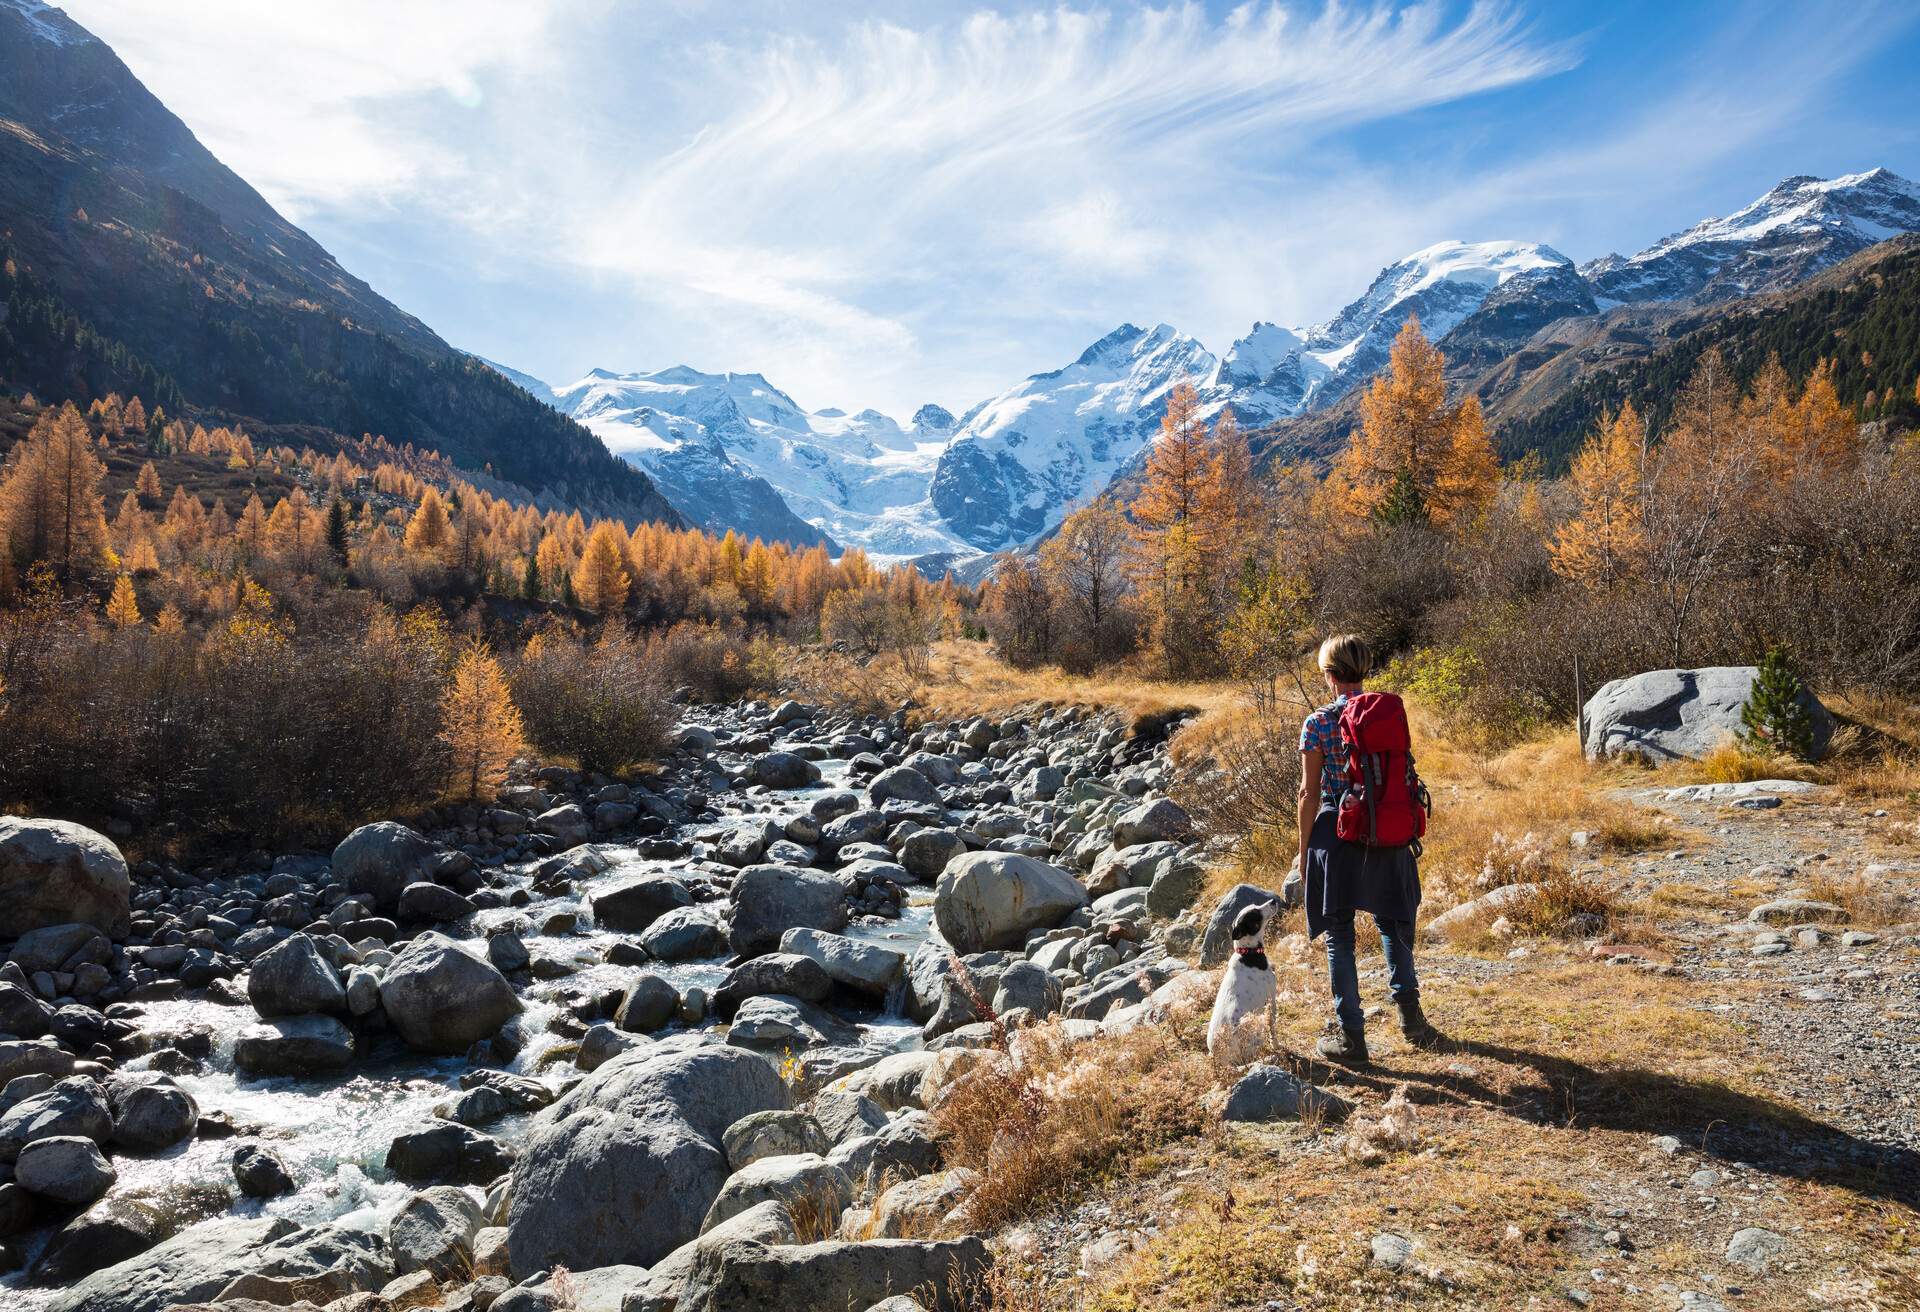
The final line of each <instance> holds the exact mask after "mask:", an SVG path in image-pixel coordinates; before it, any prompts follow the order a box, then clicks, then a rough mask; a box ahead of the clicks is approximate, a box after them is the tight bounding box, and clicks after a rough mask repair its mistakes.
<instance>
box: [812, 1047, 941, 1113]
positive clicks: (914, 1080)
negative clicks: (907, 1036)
mask: <svg viewBox="0 0 1920 1312" xmlns="http://www.w3.org/2000/svg"><path fill="white" fill-rule="evenodd" d="M933 1059H934V1054H933V1053H931V1052H927V1051H923V1050H915V1051H912V1052H896V1053H891V1054H889V1055H887V1056H885V1057H882V1058H881V1059H880V1060H879V1061H877V1062H875V1063H874V1064H873V1065H871V1066H868V1067H867V1068H865V1069H864V1070H859V1071H855V1072H854V1073H853V1074H852V1075H849V1076H846V1077H845V1078H844V1079H840V1080H836V1081H834V1083H833V1084H832V1085H831V1086H830V1087H829V1089H828V1090H827V1092H828V1093H842V1092H844V1093H853V1094H859V1095H862V1096H864V1097H866V1098H868V1099H870V1100H871V1101H872V1102H873V1103H874V1104H876V1105H877V1106H879V1107H881V1108H882V1109H884V1110H885V1111H889V1112H897V1111H901V1110H903V1109H906V1108H916V1107H921V1106H923V1104H922V1102H921V1099H920V1082H921V1080H922V1079H924V1078H925V1077H926V1073H927V1067H928V1066H930V1065H931V1064H932V1063H933ZM822 1096H825V1095H822Z"/></svg>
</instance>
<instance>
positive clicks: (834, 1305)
mask: <svg viewBox="0 0 1920 1312" xmlns="http://www.w3.org/2000/svg"><path fill="white" fill-rule="evenodd" d="M991 1262H992V1258H991V1257H989V1256H988V1253H987V1246H986V1244H985V1242H983V1241H982V1240H981V1239H980V1238H978V1237H977V1236H971V1237H968V1238H966V1239H954V1240H937V1241H923V1240H914V1239H871V1240H868V1241H866V1242H864V1243H847V1242H843V1241H839V1240H830V1241H828V1242H826V1243H819V1244H796V1245H783V1246H780V1247H770V1246H769V1245H766V1244H762V1243H757V1242H755V1241H753V1240H750V1239H736V1240H731V1241H728V1242H726V1243H720V1244H701V1245H699V1246H698V1247H696V1248H695V1250H694V1258H693V1271H692V1273H691V1274H690V1275H689V1276H688V1277H687V1284H686V1288H685V1289H684V1291H683V1292H682V1293H681V1296H680V1303H679V1308H678V1312H739V1310H740V1309H742V1308H779V1309H780V1312H846V1309H848V1308H868V1307H872V1306H873V1305H874V1304H875V1303H878V1302H880V1301H881V1300H882V1299H885V1298H890V1297H892V1296H894V1295H896V1294H905V1293H912V1294H914V1295H915V1296H916V1297H918V1298H920V1299H921V1300H922V1302H923V1303H924V1305H925V1306H926V1307H927V1308H929V1309H930V1310H931V1312H960V1309H963V1308H970V1307H984V1306H985V1304H986V1295H985V1294H984V1293H983V1292H980V1290H981V1286H982V1285H983V1284H984V1283H985V1277H986V1274H987V1269H988V1267H989V1265H990V1264H991Z"/></svg>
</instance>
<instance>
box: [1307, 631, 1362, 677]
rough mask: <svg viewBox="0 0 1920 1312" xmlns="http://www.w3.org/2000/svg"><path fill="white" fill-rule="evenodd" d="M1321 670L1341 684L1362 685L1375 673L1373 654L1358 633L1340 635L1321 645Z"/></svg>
mask: <svg viewBox="0 0 1920 1312" xmlns="http://www.w3.org/2000/svg"><path fill="white" fill-rule="evenodd" d="M1320 668H1321V669H1322V670H1324V671H1325V672H1326V673H1328V674H1331V675H1332V676H1333V677H1334V678H1335V679H1336V680H1338V681H1339V682H1341V683H1360V682H1362V681H1363V680H1365V678H1366V677H1367V675H1369V674H1371V673H1372V672H1373V653H1372V652H1371V651H1368V650H1367V642H1366V639H1364V638H1362V637H1361V636H1360V635H1359V634H1357V633H1338V634H1335V635H1334V636H1333V637H1331V638H1328V639H1327V640H1326V641H1325V642H1323V643H1321V644H1320Z"/></svg>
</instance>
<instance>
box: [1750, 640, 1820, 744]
mask: <svg viewBox="0 0 1920 1312" xmlns="http://www.w3.org/2000/svg"><path fill="white" fill-rule="evenodd" d="M1806 698H1807V686H1806V684H1804V683H1802V682H1801V681H1800V672H1799V671H1798V670H1797V669H1795V668H1794V664H1793V658H1792V657H1791V656H1789V655H1787V653H1786V652H1785V651H1783V650H1782V649H1780V648H1779V647H1770V648H1768V649H1767V654H1766V656H1765V657H1763V658H1762V659H1761V661H1760V670H1759V673H1758V675H1757V676H1756V677H1755V678H1754V681H1753V692H1752V693H1751V694H1749V695H1748V697H1747V704H1746V705H1745V706H1742V707H1741V708H1740V741H1741V742H1742V743H1743V744H1744V745H1746V746H1748V747H1751V748H1755V749H1758V750H1761V751H1768V752H1783V753H1785V754H1787V755H1790V756H1796V757H1798V758H1799V759H1800V760H1803V761H1806V760H1811V759H1812V757H1813V715H1812V713H1811V712H1809V711H1808V710H1807V701H1806Z"/></svg>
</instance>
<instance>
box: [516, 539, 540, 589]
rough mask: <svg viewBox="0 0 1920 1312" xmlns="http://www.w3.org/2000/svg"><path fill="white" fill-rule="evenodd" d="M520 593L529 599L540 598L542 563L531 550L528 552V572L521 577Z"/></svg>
mask: <svg viewBox="0 0 1920 1312" xmlns="http://www.w3.org/2000/svg"><path fill="white" fill-rule="evenodd" d="M520 595H521V596H522V597H525V598H526V599H527V600H528V601H538V600H540V565H539V562H538V561H536V560H535V559H534V553H533V552H531V551H529V552H528V553H527V569H526V573H524V574H523V575H521V577H520Z"/></svg>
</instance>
